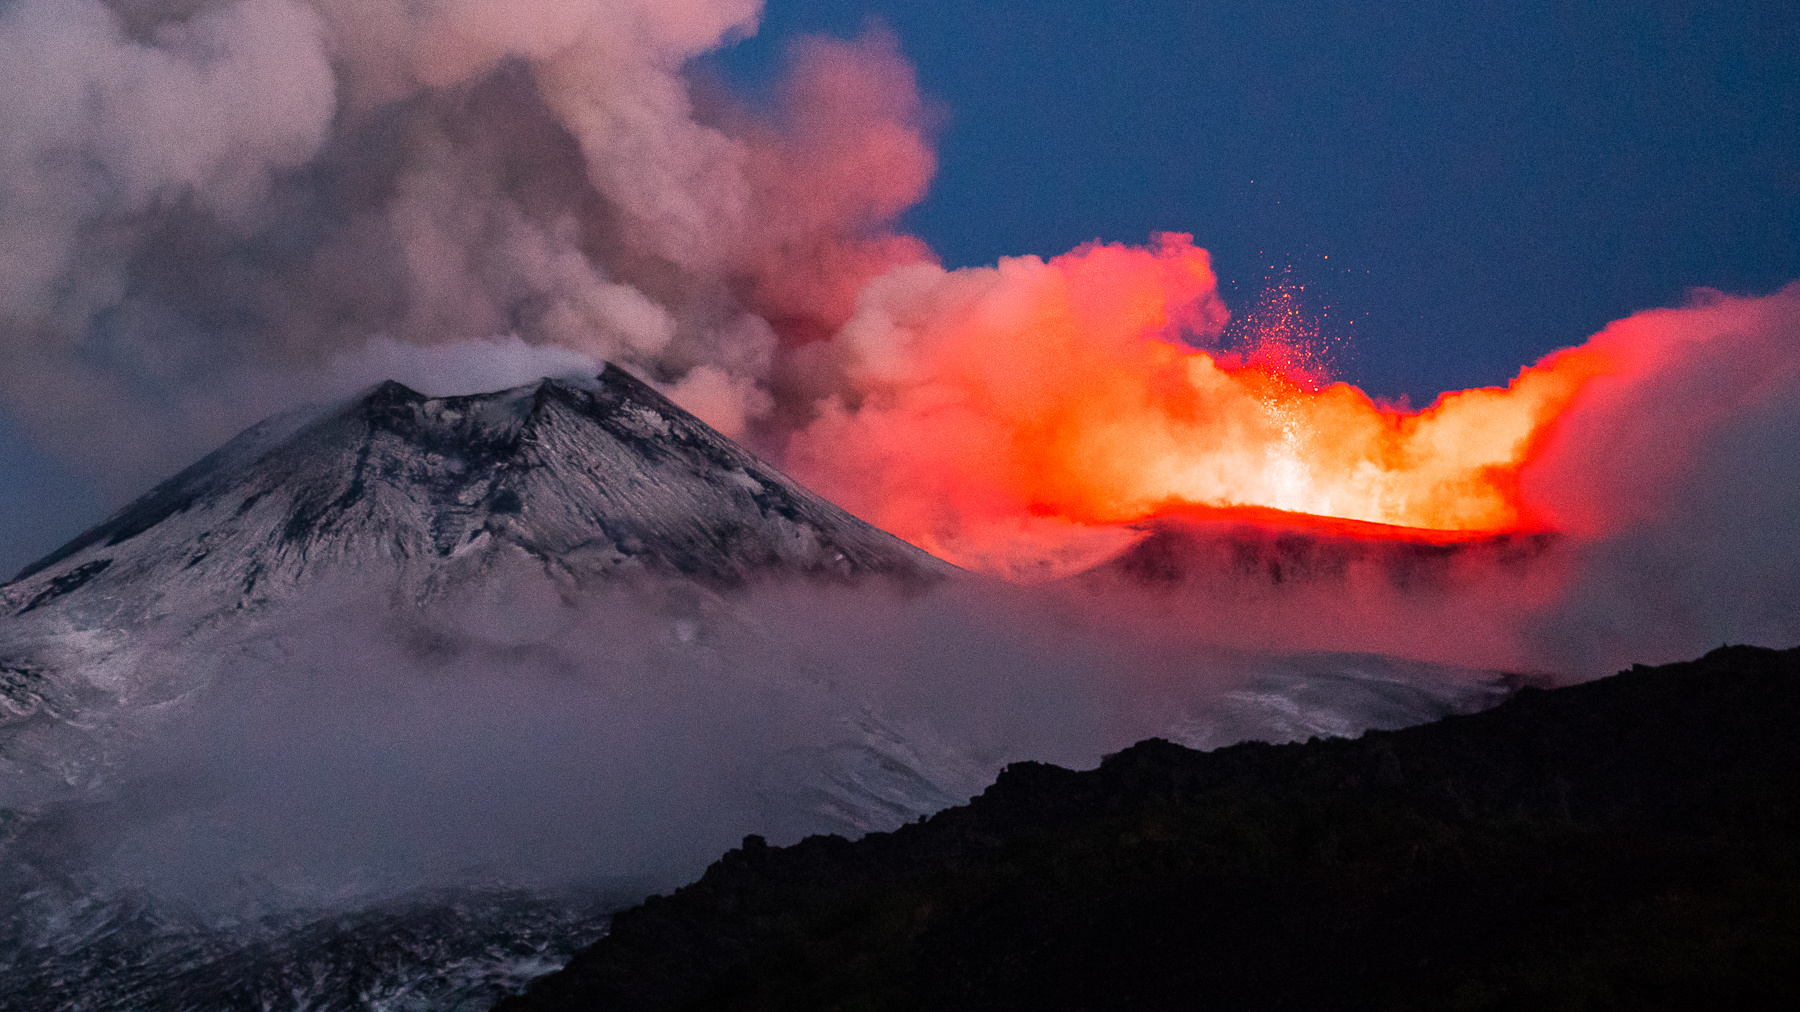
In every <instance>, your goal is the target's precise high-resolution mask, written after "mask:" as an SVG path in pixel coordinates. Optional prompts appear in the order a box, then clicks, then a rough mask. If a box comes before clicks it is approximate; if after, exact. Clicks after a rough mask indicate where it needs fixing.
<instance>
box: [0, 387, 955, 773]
mask: <svg viewBox="0 0 1800 1012" xmlns="http://www.w3.org/2000/svg"><path fill="white" fill-rule="evenodd" d="M955 571H956V570H955V567H953V566H951V565H949V564H947V563H944V562H941V561H939V560H937V559H935V558H933V557H931V556H929V555H927V554H926V553H924V552H922V551H920V550H919V549H916V548H914V547H912V546H910V545H908V544H906V543H904V542H902V541H900V540H898V539H896V538H894V537H892V536H891V535H889V534H886V533H884V532H882V531H880V530H877V529H875V528H873V527H871V526H869V525H868V524H866V523H863V522H862V521H860V520H858V519H856V518H855V517H852V516H850V515H849V514H848V513H846V512H844V511H843V510H841V509H839V508H837V507H836V506H833V505H832V504H831V503H829V502H826V501H825V500H824V499H821V498H820V497H818V496H816V495H814V494H812V493H810V492H808V491H807V490H805V489H804V488H801V487H800V486H799V485H797V484H795V483H794V482H792V481H791V480H789V479H788V478H786V477H785V476H783V475H782V474H780V473H779V472H777V471H776V470H774V469H773V468H771V467H770V466H768V465H767V464H764V463H762V462H761V461H759V460H758V459H756V458H755V457H754V456H752V455H751V454H749V453H748V452H746V451H744V450H743V449H742V448H740V447H739V446H737V445H736V444H735V443H733V442H731V441H730V440H728V439H726V438H725V437H723V436H721V435H720V434H719V433H717V432H716V431H714V430H713V429H711V428H710V427H708V426H707V425H705V424H704V423H702V422H701V421H699V420H698V419H696V418H695V417H694V416H692V415H690V414H689V413H687V412H686V411H683V410H682V409H680V408H678V407H676V406H675V405H674V404H672V403H670V402H669V401H668V400H667V399H666V398H664V397H663V396H661V395H660V394H658V393H657V392H655V391H654V390H652V389H650V387H648V386H647V385H646V384H644V383H643V382H641V381H639V380H637V379H635V378H633V377H632V376H630V375H629V374H628V373H626V372H624V371H623V370H621V369H619V368H617V367H614V366H610V365H609V366H608V367H607V368H606V370H605V371H604V372H603V373H602V374H601V375H600V376H599V377H597V378H595V379H591V380H568V379H545V380H542V381H540V382H537V383H532V384H527V385H525V386H521V387H517V388H514V389H510V390H503V391H499V392H496V393H489V394H481V395H476V396H465V397H441V398H433V397H427V396H425V395H423V394H420V393H418V392H416V391H413V390H411V389H408V388H407V387H405V386H402V385H401V384H398V383H394V382H391V381H390V382H387V383H384V384H382V385H380V386H378V387H376V388H375V389H373V390H371V391H369V392H368V393H366V394H364V395H361V396H359V397H357V398H356V399H354V400H353V401H352V402H350V403H349V404H347V405H344V406H340V407H337V408H334V409H329V410H326V411H324V412H322V413H320V412H316V411H315V412H310V413H309V412H297V413H293V414H289V415H284V416H277V417H275V418H271V419H269V420H267V421H265V422H263V423H261V424H259V425H257V426H254V427H252V428H251V429H249V430H247V431H245V432H244V433H242V434H241V435H239V436H238V437H237V438H235V439H233V440H231V441H230V442H229V443H227V444H226V445H225V446H223V447H221V448H220V449H219V450H217V451H216V452H214V453H212V454H211V455H209V456H207V457H206V458H204V459H202V460H201V461H199V462H198V463H196V464H194V465H193V466H192V467H189V468H188V469H186V470H184V471H182V472H181V473H179V474H177V475H175V476H174V477H173V478H171V479H169V480H168V481H166V482H164V483H163V484H161V485H159V486H157V487H156V488H155V489H153V490H152V491H151V492H149V493H148V494H146V495H144V496H143V497H142V498H140V499H138V500H137V501H135V502H133V503H131V504H130V505H128V506H126V507H125V508H124V509H122V510H120V511H119V512H118V513H116V514H115V515H113V516H112V517H111V518H109V519H108V520H106V521H105V522H103V523H101V524H100V525H99V526H97V527H94V528H92V529H91V530H89V531H87V532H86V533H84V534H82V535H81V536H79V537H77V538H76V539H75V540H73V541H71V542H70V543H68V544H67V545H65V546H64V547H63V548H61V549H59V550H58V551H56V552H54V553H52V554H51V555H49V556H48V557H46V558H44V559H42V560H41V561H39V562H37V563H35V564H33V565H31V566H29V567H28V568H27V569H26V570H25V571H24V572H22V573H21V574H19V576H18V577H17V578H16V579H15V580H14V581H13V582H12V583H10V584H8V585H6V586H5V587H4V588H0V706H4V708H5V709H4V711H3V713H0V715H4V716H5V718H6V719H4V720H0V763H4V764H5V765H8V766H13V765H15V764H21V763H22V764H24V765H25V766H27V767H30V766H39V767H43V768H53V769H59V770H63V771H64V773H63V774H60V775H59V776H61V777H72V778H75V779H79V778H80V777H81V776H85V775H87V774H85V773H82V774H79V775H78V774H77V773H76V772H75V771H77V770H86V769H89V768H97V767H98V766H100V765H104V763H102V762H101V761H100V760H99V759H97V758H96V757H97V756H99V755H101V754H106V753H108V751H109V750H108V749H105V748H99V749H96V748H91V747H89V746H88V745H83V746H82V747H80V748H72V746H70V745H69V744H68V743H67V742H66V741H63V740H62V737H61V736H62V735H63V733H64V732H67V731H69V730H70V729H72V728H75V727H81V728H85V729H87V730H86V731H84V732H83V735H84V737H85V736H87V735H88V732H89V731H91V732H92V733H93V734H98V735H100V736H102V737H106V736H109V735H112V733H113V728H112V726H111V725H112V720H111V719H110V718H104V719H103V718H102V715H105V714H113V713H118V712H130V713H150V712H153V711H154V710H155V709H156V708H157V707H159V706H161V705H163V704H166V703H169V702H171V701H175V700H179V699H182V698H185V697H186V696H187V695H188V694H190V693H192V692H194V691H196V690H198V689H202V688H203V687H204V686H205V685H206V684H207V683H208V681H209V679H210V678H211V677H213V676H212V675H207V674H203V672H205V671H207V670H210V669H213V668H216V669H218V671H219V672H228V671H229V664H228V663H227V662H226V661H224V660H223V659H222V658H223V657H224V656H226V655H227V654H229V653H231V652H232V651H233V650H240V648H241V650H249V651H252V652H266V651H267V649H268V648H267V647H265V646H263V645H261V644H262V643H263V642H264V641H266V640H269V639H271V637H272V633H271V632H270V628H269V626H270V624H271V623H273V624H277V625H278V624H281V623H287V624H288V625H290V626H292V625H293V624H295V623H296V622H301V623H305V622H308V621H315V620H312V619H308V618H306V617H305V613H306V611H307V608H308V607H314V606H300V605H297V604H296V603H295V602H297V601H299V600H302V599H306V598H308V597H309V596H310V597H311V598H313V599H318V598H321V597H324V598H327V599H330V598H333V597H349V598H352V599H372V600H370V607H371V608H374V609H377V610H381V611H382V612H383V613H386V614H391V615H393V616H395V617H396V618H397V620H399V621H403V622H404V621H410V619H408V616H412V615H417V614H421V613H422V612H421V611H420V609H424V608H426V607H427V606H435V604H434V602H441V601H443V600H444V599H446V598H447V597H454V596H455V595H457V594H465V595H476V596H480V595H484V594H485V595H486V598H484V600H487V599H492V598H494V597H495V596H499V597H501V598H504V597H506V596H508V595H509V594H514V593H516V588H514V587H513V586H512V585H513V584H516V583H519V582H521V581H526V582H529V584H530V585H531V587H532V588H535V589H536V591H535V592H536V593H537V595H538V598H542V597H543V596H544V594H546V593H547V594H548V595H549V602H550V605H551V607H539V608H537V609H536V610H537V611H538V612H543V611H546V610H551V611H553V610H555V609H554V607H553V606H554V605H555V603H556V602H557V600H558V598H559V596H560V598H562V599H563V600H564V602H565V603H566V602H567V601H568V600H572V599H574V598H575V597H578V596H580V594H581V593H583V592H586V591H591V590H594V589H596V588H605V587H609V586H613V587H623V586H626V585H629V584H634V583H643V584H644V587H642V588H641V589H640V591H639V594H640V596H643V597H646V598H651V599H654V598H656V597H657V596H658V595H659V594H664V593H668V592H669V591H670V588H686V589H685V590H682V591H681V595H682V598H683V600H687V601H689V602H690V603H689V604H687V605H683V606H682V607H683V608H684V609H685V610H686V611H688V612H692V611H694V609H695V608H705V607H712V610H713V612H714V613H715V614H716V613H719V612H722V611H724V610H727V609H724V608H723V606H718V607H713V606H708V605H706V604H705V603H704V602H705V600H708V599H710V598H709V597H708V595H715V594H716V593H717V592H719V591H723V590H725V589H728V588H732V587H740V586H743V585H745V584H747V583H750V582H754V581H756V580H757V579H758V578H759V577H766V578H776V577H786V578H800V579H806V580H821V579H822V580H825V581H828V582H843V581H853V580H860V579H863V578H876V579H882V580H886V581H888V582H891V583H895V584H897V585H898V586H900V587H902V588H918V587H920V586H923V585H926V584H928V583H931V582H934V581H937V580H939V579H942V578H943V577H945V576H946V575H948V574H950V573H953V572H955ZM509 580H511V581H512V583H509ZM652 585H653V586H652ZM543 588H548V589H547V590H545V589H543ZM696 595H698V596H696ZM694 601H700V602H701V603H699V604H694V603H692V602H694ZM476 610H477V611H478V612H480V613H481V616H480V617H481V619H482V620H483V621H484V622H485V624H486V625H488V626H490V627H496V628H497V630H498V631H497V632H496V634H495V635H496V636H498V637H499V638H500V639H501V640H502V641H504V642H514V641H515V640H517V639H518V636H517V635H515V634H514V633H513V632H512V631H510V630H508V629H507V628H505V627H506V626H508V625H510V624H515V623H516V624H521V625H529V624H530V622H531V621H533V620H534V616H533V614H532V611H533V608H532V607H531V606H530V605H519V606H517V607H514V608H513V609H512V610H511V612H510V613H509V612H506V610H505V609H501V608H497V607H495V606H494V605H493V604H492V602H491V600H490V601H489V603H487V604H481V605H478V606H477V608H476ZM509 616H510V617H509ZM690 617H692V616H690ZM724 620H726V621H728V620H729V619H724ZM442 624H443V623H442V622H440V623H439V625H442ZM453 624H454V623H453ZM305 635H311V634H310V633H309V634H305ZM430 635H432V636H434V637H436V638H437V639H440V640H441V639H442V638H443V637H442V635H441V634H439V633H431V634H430ZM527 638H528V637H527ZM453 646H454V645H451V646H450V647H445V646H444V645H443V644H440V645H439V648H438V649H453ZM256 666H258V667H261V666H265V665H262V664H261V663H260V662H259V663H258V664H257V665H256ZM216 673H217V672H215V674H216ZM952 797H953V796H952ZM947 800H950V798H944V797H940V796H938V795H936V794H933V795H932V802H931V803H941V802H943V801H947Z"/></svg>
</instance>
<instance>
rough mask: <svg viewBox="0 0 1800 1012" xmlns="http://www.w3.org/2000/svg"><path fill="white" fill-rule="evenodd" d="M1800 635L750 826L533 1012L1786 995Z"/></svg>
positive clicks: (584, 960)
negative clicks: (1315, 731) (948, 795)
mask: <svg viewBox="0 0 1800 1012" xmlns="http://www.w3.org/2000/svg"><path fill="white" fill-rule="evenodd" d="M1796 994H1800V649H1795V650H1788V651H1781V652H1778V651H1773V650H1764V649H1757V648H1750V647H1730V648H1721V649H1719V650H1716V651H1714V652H1712V653H1710V654H1708V655H1707V656H1706V657H1704V658H1702V659H1701V660H1699V661H1695V662H1692V663H1685V664H1673V665H1668V666H1666V667H1660V668H1654V669H1650V668H1634V669H1633V670H1631V671H1629V672H1624V673H1621V674H1619V675H1617V676H1615V677H1612V678H1608V679H1603V680H1600V681H1596V682H1591V683H1587V684H1584V685H1579V686H1574V687H1570V688H1563V689H1554V690H1540V689H1526V690H1523V691H1521V692H1519V693H1518V694H1517V695H1516V696H1515V697H1514V698H1512V699H1511V700H1509V701H1508V702H1506V703H1505V704H1503V705H1501V706H1499V707H1497V708H1495V709H1493V710H1489V711H1487V712H1485V713H1481V714H1477V715H1473V716H1464V717H1452V718H1448V719H1445V720H1442V721H1439V722H1437V723H1435V724H1430V725H1426V726H1422V727H1416V728H1412V729H1408V730H1403V731H1394V732H1372V733H1369V734H1367V735H1364V736H1363V737H1362V738H1360V739H1356V740H1330V741H1313V742H1310V743H1307V744H1301V745H1286V746H1269V745H1261V744H1245V745H1238V746H1234V747H1231V748H1225V749H1220V750H1218V751H1214V752H1209V753H1200V752H1194V751H1191V750H1188V749H1184V748H1181V747H1179V746H1176V745H1172V744H1170V743H1168V742H1165V741H1161V740H1151V741H1146V742H1142V743H1140V744H1138V745H1135V746H1133V747H1132V748H1129V749H1126V750H1125V751H1123V752H1120V753H1118V754H1116V755H1113V756H1110V757H1108V758H1107V760H1106V761H1105V762H1104V763H1103V764H1102V765H1101V766H1100V768H1099V769H1097V770H1094V771H1091V772H1071V771H1069V770H1064V769H1060V768H1057V767H1054V766H1047V765H1043V764H1038V763H1017V764H1014V765H1012V766H1010V767H1008V768H1007V770H1006V771H1005V772H1004V773H1003V774H1002V775H1001V776H1000V778H999V780H998V781H997V782H996V783H995V784H994V785H993V786H992V787H991V788H989V789H988V790H987V791H986V792H985V793H983V794H982V795H981V796H980V797H979V798H977V799H975V800H974V801H973V802H972V803H971V804H969V805H967V806H962V807H958V808H954V809H950V810H947V811H944V812H942V813H940V814H938V815H936V816H933V817H932V818H931V819H929V820H928V821H925V822H923V823H920V824H914V825H910V826H907V827H905V828H903V829H900V830H898V831H897V832H894V833H887V834H873V835H870V836H868V837H865V838H864V839H862V840H861V841H859V842H855V843H850V842H847V841H845V840H843V839H840V838H836V837H813V838H809V839H807V840H805V841H803V842H801V843H799V844H797V845H795V846H792V847H786V848H771V847H768V846H766V845H764V844H763V842H762V841H761V840H760V839H757V838H754V837H752V838H749V839H746V840H745V842H744V846H743V848H742V849H740V850H735V851H732V852H731V853H729V854H727V855H725V857H724V858H722V859H721V860H720V861H718V862H717V863H716V864H714V865H713V866H712V867H711V868H710V869H709V870H708V871H707V872H706V875H705V876H704V877H703V878H702V879H701V880H700V881H698V882H696V883H694V884H693V885H690V886H687V887H685V888H682V889H680V890H678V891H676V892H675V893H674V894H673V895H672V896H669V897H658V898H652V899H651V900H650V901H648V902H646V903H645V904H644V905H642V906H640V907H637V908H635V909H633V910H630V911H627V912H625V913H622V914H620V915H619V916H618V917H617V918H616V920H615V922H614V925H613V929H612V933H611V935H610V936H609V937H607V938H605V939H603V940H602V941H600V942H599V943H597V944H596V945H594V946H593V947H592V948H590V949H587V950H586V951H584V952H583V953H581V954H580V955H578V956H577V957H576V958H575V960H574V961H573V962H572V963H571V964H570V965H569V966H568V968H567V969H565V970H563V971H562V972H560V973H557V974H553V975H551V976H549V977H546V978H544V979H542V980H541V981H539V982H538V983H537V984H535V985H534V986H533V987H532V988H531V990H530V991H529V992H528V993H527V994H526V995H524V996H523V997H520V998H515V999H509V1000H508V1001H506V1002H504V1003H502V1005H501V1008H502V1009H504V1010H505V1012H550V1010H564V1009H605V1010H609V1012H611V1010H621V1012H622V1010H650V1009H768V1010H776V1009H780V1010H797V1009H1034V1010H1041V1009H1092V1010H1101V1009H1210V1008H1218V1009H1244V1008H1273V1009H1284V1008H1294V1009H1314V1008H1346V1009H1350V1008H1354V1009H1376V1008H1382V1009H1433V1010H1436V1009H1450V1008H1468V1009H1484V1008H1521V1009H1523V1008H1532V1009H1536V1008H1582V1009H1599V1008H1621V1009H1625V1008H1630V1009H1638V1008H1700V1007H1719V1008H1787V1007H1791V1002H1792V1001H1793V999H1794V997H1795V995H1796Z"/></svg>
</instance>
